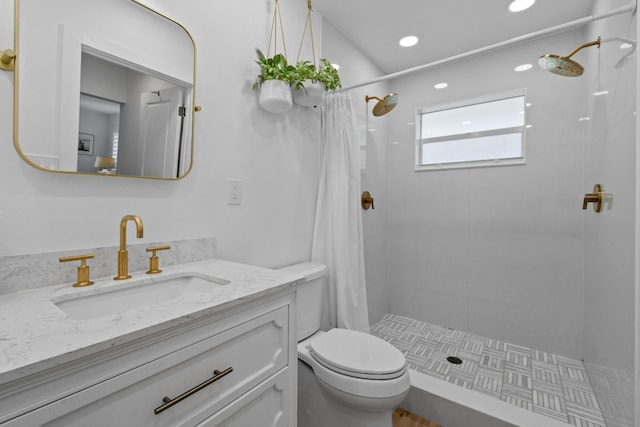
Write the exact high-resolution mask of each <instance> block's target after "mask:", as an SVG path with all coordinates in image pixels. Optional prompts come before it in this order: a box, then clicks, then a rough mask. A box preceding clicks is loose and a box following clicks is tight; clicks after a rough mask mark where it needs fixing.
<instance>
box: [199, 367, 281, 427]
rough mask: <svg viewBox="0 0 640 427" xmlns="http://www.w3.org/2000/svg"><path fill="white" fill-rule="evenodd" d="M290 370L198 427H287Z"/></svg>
mask: <svg viewBox="0 0 640 427" xmlns="http://www.w3.org/2000/svg"><path fill="white" fill-rule="evenodd" d="M288 381H289V372H288V368H287V369H285V370H284V371H282V372H280V373H279V374H278V375H276V376H275V377H273V378H270V379H268V380H267V381H265V382H263V383H262V384H260V385H259V386H258V387H256V388H254V389H253V390H251V391H250V392H249V393H247V394H246V395H244V396H242V397H241V398H240V399H238V400H236V401H235V402H233V403H232V404H230V405H228V406H226V407H224V408H223V409H222V410H220V411H218V412H217V413H216V414H215V415H213V416H212V417H210V418H207V419H206V420H205V421H204V422H203V423H201V424H198V425H197V427H256V426H260V427H287V425H288V424H287V423H288V414H289V411H290V408H289V402H290V394H291V390H290V388H289V384H288Z"/></svg>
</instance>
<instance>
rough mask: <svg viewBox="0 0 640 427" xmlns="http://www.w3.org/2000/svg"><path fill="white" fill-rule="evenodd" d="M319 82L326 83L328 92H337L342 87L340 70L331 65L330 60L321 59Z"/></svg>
mask: <svg viewBox="0 0 640 427" xmlns="http://www.w3.org/2000/svg"><path fill="white" fill-rule="evenodd" d="M318 80H319V81H321V82H322V83H324V86H325V87H326V88H327V90H335V89H338V88H341V87H342V83H340V76H339V75H338V70H336V68H335V67H334V66H333V65H331V63H330V62H329V60H327V59H324V58H322V59H320V66H319V67H318Z"/></svg>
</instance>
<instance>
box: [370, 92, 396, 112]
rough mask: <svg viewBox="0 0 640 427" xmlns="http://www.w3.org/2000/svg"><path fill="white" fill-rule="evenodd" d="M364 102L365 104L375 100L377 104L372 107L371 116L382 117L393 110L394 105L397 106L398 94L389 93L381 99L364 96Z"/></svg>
mask: <svg viewBox="0 0 640 427" xmlns="http://www.w3.org/2000/svg"><path fill="white" fill-rule="evenodd" d="M364 99H365V101H367V103H368V102H369V101H370V100H372V99H377V100H378V102H377V103H376V105H374V106H373V115H374V116H384V115H385V114H387V113H388V112H389V111H391V110H393V109H394V108H395V106H396V105H398V94H397V93H390V94H389V95H387V96H385V97H384V98H383V99H380V98H378V97H377V96H365V97H364Z"/></svg>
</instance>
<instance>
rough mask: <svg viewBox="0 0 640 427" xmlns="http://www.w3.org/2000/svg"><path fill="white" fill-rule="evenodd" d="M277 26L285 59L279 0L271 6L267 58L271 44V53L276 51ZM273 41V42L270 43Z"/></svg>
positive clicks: (285, 48)
mask: <svg viewBox="0 0 640 427" xmlns="http://www.w3.org/2000/svg"><path fill="white" fill-rule="evenodd" d="M278 26H279V27H280V38H281V39H282V54H283V56H284V59H287V45H286V43H285V41H284V30H283V27H282V13H280V2H279V0H275V6H274V8H273V18H272V20H271V31H270V32H269V46H267V58H269V57H271V45H272V44H273V55H274V56H275V55H276V54H277V53H278ZM272 42H273V43H272Z"/></svg>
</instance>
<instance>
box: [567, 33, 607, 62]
mask: <svg viewBox="0 0 640 427" xmlns="http://www.w3.org/2000/svg"><path fill="white" fill-rule="evenodd" d="M595 45H598V49H600V37H598V40H596V41H594V42H590V43H585V44H583V45H580V46H578V47H577V48H575V49H574V50H573V52H571V53H570V54H569V55H567V56H566V57H567V58H571V57H572V56H573V55H575V54H576V53H578V51H580V50H582V49H584V48H585V47H589V46H595Z"/></svg>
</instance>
